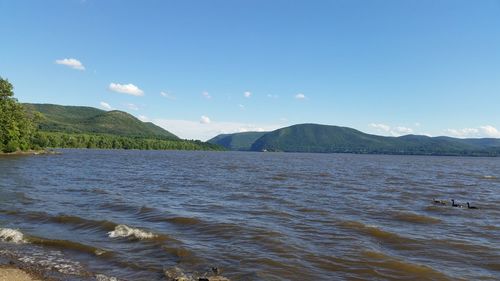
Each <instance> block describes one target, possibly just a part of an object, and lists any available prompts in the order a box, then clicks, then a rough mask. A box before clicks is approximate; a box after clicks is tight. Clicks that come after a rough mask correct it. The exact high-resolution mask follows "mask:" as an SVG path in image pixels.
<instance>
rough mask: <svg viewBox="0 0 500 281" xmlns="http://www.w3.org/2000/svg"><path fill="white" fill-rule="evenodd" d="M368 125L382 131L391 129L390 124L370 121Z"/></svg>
mask: <svg viewBox="0 0 500 281" xmlns="http://www.w3.org/2000/svg"><path fill="white" fill-rule="evenodd" d="M370 126H371V127H373V128H375V129H377V130H378V131H382V132H389V131H391V126H389V125H386V124H375V123H371V124H370Z"/></svg>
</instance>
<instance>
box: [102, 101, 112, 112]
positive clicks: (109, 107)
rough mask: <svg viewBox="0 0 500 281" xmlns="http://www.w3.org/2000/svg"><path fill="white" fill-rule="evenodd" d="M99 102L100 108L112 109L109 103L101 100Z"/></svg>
mask: <svg viewBox="0 0 500 281" xmlns="http://www.w3.org/2000/svg"><path fill="white" fill-rule="evenodd" d="M99 104H100V105H101V107H102V108H104V109H106V110H112V109H113V108H112V107H111V105H109V103H107V102H103V101H101V102H100V103H99Z"/></svg>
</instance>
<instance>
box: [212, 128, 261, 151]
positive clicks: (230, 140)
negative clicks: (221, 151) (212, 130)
mask: <svg viewBox="0 0 500 281" xmlns="http://www.w3.org/2000/svg"><path fill="white" fill-rule="evenodd" d="M265 133H266V132H244V133H235V134H222V135H218V136H216V137H214V138H212V139H210V140H208V141H207V142H208V143H213V144H218V145H221V146H223V147H225V148H227V149H229V150H239V151H248V150H250V148H251V147H252V144H253V143H254V142H255V141H256V140H257V139H258V138H260V137H262V136H263V135H264V134H265Z"/></svg>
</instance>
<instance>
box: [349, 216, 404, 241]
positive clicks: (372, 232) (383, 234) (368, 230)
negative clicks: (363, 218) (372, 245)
mask: <svg viewBox="0 0 500 281" xmlns="http://www.w3.org/2000/svg"><path fill="white" fill-rule="evenodd" d="M341 225H342V226H344V227H347V228H349V229H353V230H355V231H358V232H361V233H364V234H367V235H369V236H371V237H373V238H376V239H379V240H385V241H390V242H391V243H396V242H399V243H402V242H410V240H411V239H409V238H406V237H403V236H400V235H398V234H396V233H393V232H389V231H386V230H382V229H380V228H378V227H376V226H373V225H365V224H363V223H361V222H357V221H346V222H342V223H341Z"/></svg>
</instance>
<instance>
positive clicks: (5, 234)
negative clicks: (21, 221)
mask: <svg viewBox="0 0 500 281" xmlns="http://www.w3.org/2000/svg"><path fill="white" fill-rule="evenodd" d="M0 240H1V241H3V242H11V243H16V244H20V243H25V242H26V240H24V234H23V233H22V232H21V231H19V230H16V229H11V228H0Z"/></svg>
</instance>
